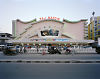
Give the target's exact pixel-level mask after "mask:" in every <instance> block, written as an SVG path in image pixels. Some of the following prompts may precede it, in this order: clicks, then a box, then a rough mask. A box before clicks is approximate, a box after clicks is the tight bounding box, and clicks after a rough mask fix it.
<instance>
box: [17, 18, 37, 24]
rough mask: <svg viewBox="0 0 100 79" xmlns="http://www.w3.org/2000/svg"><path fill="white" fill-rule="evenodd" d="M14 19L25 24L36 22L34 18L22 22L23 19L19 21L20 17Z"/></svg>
mask: <svg viewBox="0 0 100 79" xmlns="http://www.w3.org/2000/svg"><path fill="white" fill-rule="evenodd" d="M16 21H19V22H21V23H24V24H27V23H33V22H36V18H35V19H33V20H31V21H27V22H24V21H21V20H20V19H17V20H16Z"/></svg>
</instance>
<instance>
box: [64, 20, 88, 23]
mask: <svg viewBox="0 0 100 79" xmlns="http://www.w3.org/2000/svg"><path fill="white" fill-rule="evenodd" d="M63 21H65V22H68V23H78V22H81V21H87V19H81V20H78V21H69V20H67V19H63Z"/></svg>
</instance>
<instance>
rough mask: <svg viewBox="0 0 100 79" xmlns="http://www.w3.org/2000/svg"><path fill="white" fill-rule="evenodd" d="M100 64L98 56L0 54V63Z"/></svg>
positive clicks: (99, 56)
mask: <svg viewBox="0 0 100 79" xmlns="http://www.w3.org/2000/svg"><path fill="white" fill-rule="evenodd" d="M3 62H6V63H100V55H99V54H92V53H91V54H68V55H66V54H61V55H60V54H45V55H42V54H18V55H15V56H6V55H4V54H3V53H0V63H3Z"/></svg>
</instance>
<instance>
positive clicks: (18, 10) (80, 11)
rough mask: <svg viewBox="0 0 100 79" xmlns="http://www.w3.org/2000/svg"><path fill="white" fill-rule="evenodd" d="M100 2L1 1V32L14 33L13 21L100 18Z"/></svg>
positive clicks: (76, 0)
mask: <svg viewBox="0 0 100 79" xmlns="http://www.w3.org/2000/svg"><path fill="white" fill-rule="evenodd" d="M99 5H100V0H0V32H4V33H5V32H6V33H12V20H16V19H20V20H22V21H30V20H32V19H34V18H36V19H37V20H39V18H40V17H48V16H54V17H58V18H61V21H62V19H63V18H64V19H68V20H71V21H77V20H80V19H88V22H89V19H90V17H91V16H92V12H93V11H95V16H100V6H99Z"/></svg>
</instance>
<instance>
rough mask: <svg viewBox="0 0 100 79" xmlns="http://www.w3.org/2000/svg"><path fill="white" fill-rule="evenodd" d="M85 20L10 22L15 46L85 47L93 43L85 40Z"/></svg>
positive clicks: (43, 19) (42, 19)
mask: <svg viewBox="0 0 100 79" xmlns="http://www.w3.org/2000/svg"><path fill="white" fill-rule="evenodd" d="M86 21H87V19H81V20H79V21H69V20H66V19H63V21H60V20H59V18H56V17H52V18H50V17H48V18H40V20H39V21H37V20H36V19H34V20H31V21H28V22H24V21H21V20H19V19H17V20H13V21H12V34H13V36H14V37H15V39H14V40H12V43H14V44H15V45H31V46H36V45H38V46H48V45H51V46H68V45H86V44H89V43H92V42H94V41H93V40H86V38H87V35H88V32H87V30H85V28H86V27H87V22H86Z"/></svg>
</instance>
